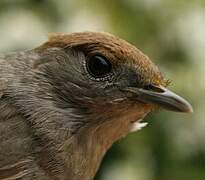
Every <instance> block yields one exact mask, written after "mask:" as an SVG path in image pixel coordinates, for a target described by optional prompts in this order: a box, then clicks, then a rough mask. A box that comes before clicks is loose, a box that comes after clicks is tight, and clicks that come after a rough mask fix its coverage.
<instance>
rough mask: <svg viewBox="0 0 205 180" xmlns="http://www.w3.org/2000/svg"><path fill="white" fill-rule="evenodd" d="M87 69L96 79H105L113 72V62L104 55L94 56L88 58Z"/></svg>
mask: <svg viewBox="0 0 205 180" xmlns="http://www.w3.org/2000/svg"><path fill="white" fill-rule="evenodd" d="M86 68H87V71H88V73H89V74H90V75H91V76H92V77H94V78H96V79H97V78H98V79H99V78H105V77H106V76H108V75H109V74H110V73H111V72H112V64H111V62H110V61H109V60H108V59H107V58H106V57H105V56H103V55H100V54H94V55H92V56H89V57H88V58H87V62H86Z"/></svg>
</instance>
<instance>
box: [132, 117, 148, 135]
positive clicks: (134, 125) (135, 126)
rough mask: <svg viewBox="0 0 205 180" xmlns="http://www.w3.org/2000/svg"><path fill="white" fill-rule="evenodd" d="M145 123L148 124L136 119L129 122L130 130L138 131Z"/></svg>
mask: <svg viewBox="0 0 205 180" xmlns="http://www.w3.org/2000/svg"><path fill="white" fill-rule="evenodd" d="M147 124H148V123H147V122H140V120H139V121H136V122H134V123H132V124H131V127H130V132H135V131H139V130H140V129H142V128H143V127H145V126H147Z"/></svg>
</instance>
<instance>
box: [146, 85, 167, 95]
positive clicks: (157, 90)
mask: <svg viewBox="0 0 205 180" xmlns="http://www.w3.org/2000/svg"><path fill="white" fill-rule="evenodd" d="M143 89H146V90H151V91H154V92H158V93H164V92H165V91H164V90H163V89H162V88H160V87H157V86H154V85H152V84H149V85H145V86H144V88H143Z"/></svg>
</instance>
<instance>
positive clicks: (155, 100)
mask: <svg viewBox="0 0 205 180" xmlns="http://www.w3.org/2000/svg"><path fill="white" fill-rule="evenodd" d="M127 90H128V91H129V92H131V93H135V94H136V95H137V100H139V101H141V102H144V103H151V104H155V105H158V106H160V107H162V108H165V109H167V110H171V111H176V112H193V109H192V106H191V105H190V104H189V102H187V101H186V100H185V99H184V98H182V97H180V96H178V95H177V94H175V93H174V92H172V91H170V90H168V89H166V88H165V87H162V86H151V88H149V89H142V88H135V87H134V88H133V87H130V88H128V89H127Z"/></svg>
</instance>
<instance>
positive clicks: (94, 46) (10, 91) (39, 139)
mask: <svg viewBox="0 0 205 180" xmlns="http://www.w3.org/2000/svg"><path fill="white" fill-rule="evenodd" d="M168 84H169V83H168V80H167V79H165V77H164V75H163V74H162V73H161V71H160V70H159V68H158V67H157V66H156V65H155V64H154V63H153V62H152V61H151V60H150V58H149V57H148V56H146V55H145V54H144V53H143V52H142V51H141V50H139V49H138V48H136V47H135V46H134V45H132V44H130V43H128V42H127V41H125V40H123V39H121V38H119V37H116V36H114V35H111V34H109V33H105V32H74V33H70V34H66V33H65V34H64V33H54V34H51V35H50V37H49V39H48V41H47V42H44V43H43V44H41V45H40V46H38V47H36V48H34V49H31V50H25V51H20V52H12V53H7V54H5V55H1V56H0V179H23V180H24V179H25V180H30V179H32V180H92V179H93V178H94V177H95V174H96V172H97V170H98V169H99V166H100V163H101V161H102V159H103V157H104V155H105V154H106V152H107V150H108V149H109V148H110V147H111V146H112V144H113V143H114V142H116V141H117V140H119V139H120V138H122V137H125V136H126V135H127V134H128V133H130V132H133V131H137V130H139V129H141V128H143V127H144V126H146V124H147V123H146V122H143V121H142V120H143V118H144V117H145V116H146V115H147V114H148V113H149V112H151V111H154V110H156V109H161V108H162V109H167V110H171V111H176V112H192V111H193V109H192V106H191V105H190V103H189V102H188V101H186V100H185V99H184V98H182V97H180V96H179V95H177V94H175V93H174V92H172V91H170V90H168V88H167V86H168Z"/></svg>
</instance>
